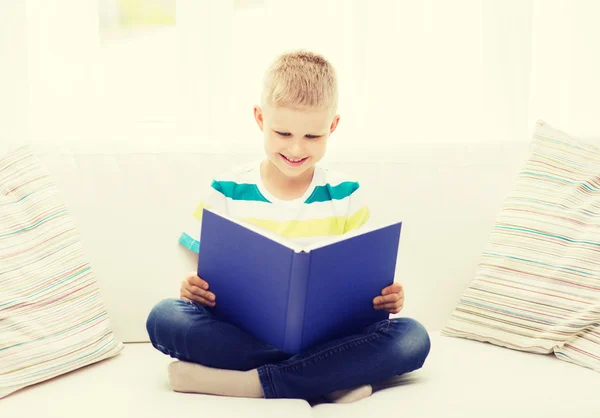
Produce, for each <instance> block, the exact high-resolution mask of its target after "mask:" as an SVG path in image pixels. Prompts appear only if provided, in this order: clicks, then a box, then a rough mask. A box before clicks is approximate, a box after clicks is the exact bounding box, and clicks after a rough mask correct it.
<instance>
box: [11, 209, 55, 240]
mask: <svg viewBox="0 0 600 418" xmlns="http://www.w3.org/2000/svg"><path fill="white" fill-rule="evenodd" d="M66 213H67V211H66V210H59V211H58V212H56V213H53V214H52V215H50V216H46V217H45V218H44V219H42V220H40V221H38V222H36V223H34V224H33V225H31V226H28V227H26V228H23V229H19V230H18V231H14V232H10V233H8V234H3V235H0V238H4V237H8V236H11V235H16V234H19V233H21V232H24V231H29V230H30V229H35V228H37V227H38V226H39V225H41V224H43V223H44V222H46V221H47V220H48V219H52V218H56V217H58V216H61V215H65V214H66Z"/></svg>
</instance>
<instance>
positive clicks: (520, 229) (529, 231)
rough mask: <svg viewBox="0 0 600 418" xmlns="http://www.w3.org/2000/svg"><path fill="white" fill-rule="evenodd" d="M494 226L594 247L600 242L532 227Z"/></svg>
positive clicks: (599, 244)
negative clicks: (549, 232) (535, 229)
mask: <svg viewBox="0 0 600 418" xmlns="http://www.w3.org/2000/svg"><path fill="white" fill-rule="evenodd" d="M494 228H496V229H506V230H509V231H519V232H527V233H530V234H535V235H541V236H543V237H549V238H556V239H559V240H561V241H565V242H569V243H571V244H588V245H595V246H596V247H598V246H600V243H598V242H593V241H583V240H577V239H570V238H566V237H561V236H560V235H553V234H546V233H544V232H538V231H534V230H533V229H527V228H515V227H510V226H501V225H496V226H495V227H494Z"/></svg>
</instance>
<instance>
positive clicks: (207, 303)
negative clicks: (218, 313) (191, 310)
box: [181, 289, 216, 306]
mask: <svg viewBox="0 0 600 418" xmlns="http://www.w3.org/2000/svg"><path fill="white" fill-rule="evenodd" d="M181 296H182V298H187V299H190V300H193V301H195V302H198V303H199V304H201V305H205V306H215V304H216V303H215V302H213V301H211V300H207V299H205V298H203V297H202V296H197V295H194V294H193V293H191V292H190V291H188V290H187V289H184V290H183V292H182V295H181Z"/></svg>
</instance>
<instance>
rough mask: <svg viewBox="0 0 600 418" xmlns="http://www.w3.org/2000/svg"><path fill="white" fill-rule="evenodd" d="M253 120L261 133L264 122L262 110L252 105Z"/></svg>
mask: <svg viewBox="0 0 600 418" xmlns="http://www.w3.org/2000/svg"><path fill="white" fill-rule="evenodd" d="M254 120H255V121H256V124H257V125H258V127H259V128H260V130H261V131H262V130H263V125H264V122H265V120H264V116H263V112H262V109H261V108H260V106H259V105H254Z"/></svg>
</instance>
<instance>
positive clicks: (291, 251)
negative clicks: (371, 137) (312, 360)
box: [198, 209, 402, 354]
mask: <svg viewBox="0 0 600 418" xmlns="http://www.w3.org/2000/svg"><path fill="white" fill-rule="evenodd" d="M401 226H402V223H401V222H398V223H394V224H391V225H387V226H384V227H380V228H370V229H363V230H361V229H362V228H361V229H358V230H355V231H352V232H350V233H348V234H344V235H341V236H337V237H334V238H332V239H329V238H327V239H325V240H323V242H320V243H319V244H317V245H313V246H311V247H306V248H302V247H300V246H298V245H297V244H295V243H293V242H292V241H289V240H286V239H285V238H281V237H279V236H277V235H275V234H272V233H270V232H269V231H265V230H262V229H259V228H257V227H255V226H253V225H251V224H249V223H245V222H242V221H238V220H233V219H231V218H227V217H224V216H221V215H219V214H217V213H215V212H212V211H210V210H207V209H204V211H203V217H202V228H201V234H200V250H199V254H198V276H199V277H201V278H202V279H204V280H206V281H207V282H208V284H209V289H210V290H211V291H212V292H213V293H214V294H215V295H216V305H215V307H214V308H209V309H210V310H211V311H212V312H213V313H214V315H215V316H216V317H217V318H218V319H221V320H223V321H225V322H228V323H230V324H232V325H234V326H236V327H238V328H240V329H241V330H243V331H245V332H247V333H249V334H250V335H253V336H254V337H256V338H257V339H259V340H261V341H263V342H264V343H267V344H269V345H271V346H273V347H275V348H278V349H279V350H281V351H284V352H286V353H290V354H296V353H299V352H302V351H305V350H306V349H309V348H311V347H313V346H315V345H318V344H320V343H324V342H326V341H328V340H331V339H335V338H340V337H344V336H347V335H352V334H355V333H359V332H361V331H362V330H363V329H364V328H366V327H367V326H369V325H371V324H373V323H375V322H378V321H381V320H383V319H387V318H389V313H387V312H386V311H378V310H375V309H374V307H373V298H375V297H376V296H378V295H380V294H381V290H382V289H383V288H384V287H386V286H389V285H391V284H392V283H393V282H394V273H395V270H396V258H397V255H398V245H399V241H400V230H401Z"/></svg>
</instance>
